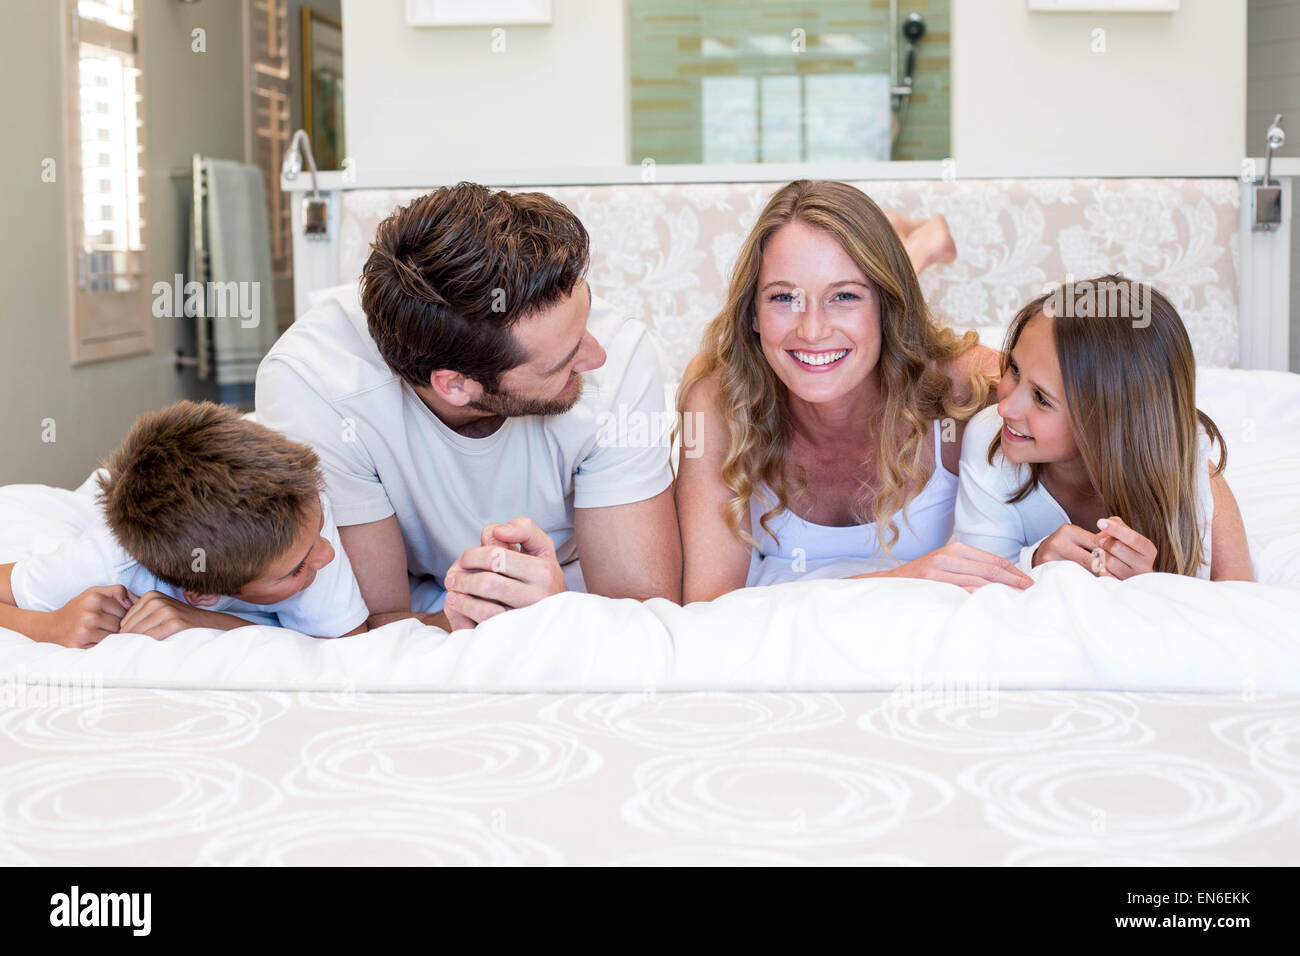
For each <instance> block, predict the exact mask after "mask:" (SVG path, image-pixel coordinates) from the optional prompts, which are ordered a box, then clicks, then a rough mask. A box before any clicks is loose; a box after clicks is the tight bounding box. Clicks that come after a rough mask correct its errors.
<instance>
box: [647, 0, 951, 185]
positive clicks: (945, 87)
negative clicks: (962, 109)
mask: <svg viewBox="0 0 1300 956" xmlns="http://www.w3.org/2000/svg"><path fill="white" fill-rule="evenodd" d="M912 11H916V12H919V13H920V14H921V15H922V16H924V17H925V22H926V35H925V37H924V38H923V39H922V40H921V43H920V47H919V49H918V51H917V63H916V72H915V76H914V87H913V89H914V90H915V92H914V93H913V94H912V103H911V105H910V107H909V108H908V110H907V113H906V114H905V117H904V121H903V128H902V132H901V135H900V136H899V138H898V139H897V141H896V143H895V144H894V152H893V156H892V157H884V156H882V157H878V158H893V159H907V160H922V159H943V158H944V157H946V156H948V155H949V154H950V145H949V92H950V88H949V0H910V2H909V0H903V2H901V3H900V4H899V18H900V21H901V20H902V19H903V18H905V17H906V16H907V14H909V13H911V12H912ZM795 30H802V31H803V33H802V34H801V35H796V34H795V33H794V32H793V31H795ZM796 39H800V40H802V42H803V45H804V49H803V50H802V51H800V52H796V51H795V50H794V49H793V48H792V47H793V46H794V45H795V44H794V41H795V40H796ZM889 43H890V24H889V2H888V0H816V2H808V0H628V46H629V50H630V78H629V80H630V81H629V88H630V91H631V104H630V105H631V155H630V156H629V157H628V160H629V162H631V163H633V164H636V163H640V162H641V161H642V160H643V159H645V158H647V157H649V158H653V159H654V160H655V162H656V163H700V162H705V161H707V160H708V158H709V157H708V156H707V155H706V153H707V152H708V151H707V150H706V147H705V144H704V141H703V140H704V137H703V131H702V114H703V102H704V84H705V82H706V80H708V79H709V78H714V77H788V78H791V79H790V80H789V81H787V82H788V83H793V84H795V85H798V83H797V82H796V80H795V79H794V78H802V81H803V82H804V83H807V82H808V79H809V78H810V77H812V78H814V79H813V81H812V82H814V83H815V82H816V79H815V78H816V77H825V76H829V75H846V74H875V75H876V76H878V77H879V83H880V85H882V86H884V85H888V84H891V83H892V82H893V79H894V78H891V77H889V76H888V74H889V70H890V50H889ZM898 46H899V51H898V62H899V65H900V72H901V65H902V62H903V59H904V50H905V47H904V42H903V40H902V38H901V36H900V37H898ZM887 101H888V100H887V97H884V98H883V102H886V103H887ZM884 118H885V117H884V116H883V115H882V116H881V117H880V119H881V122H883V121H884ZM761 138H762V137H761V134H760V136H759V139H760V140H761ZM886 141H887V140H886ZM769 149H770V147H769ZM712 151H713V152H714V154H715V155H716V153H717V152H718V151H717V149H716V148H715V149H714V150H712ZM723 152H726V150H725V149H724V150H723ZM742 152H743V149H742ZM756 158H759V159H762V160H764V161H771V159H772V158H773V157H771V156H759V157H756ZM777 158H778V159H797V158H798V157H790V156H788V155H786V156H781V157H777ZM806 158H809V159H814V158H817V157H815V156H811V155H810V156H808V157H806ZM846 158H847V157H846ZM854 158H858V157H854ZM860 158H864V159H865V158H873V157H869V156H863V157H860Z"/></svg>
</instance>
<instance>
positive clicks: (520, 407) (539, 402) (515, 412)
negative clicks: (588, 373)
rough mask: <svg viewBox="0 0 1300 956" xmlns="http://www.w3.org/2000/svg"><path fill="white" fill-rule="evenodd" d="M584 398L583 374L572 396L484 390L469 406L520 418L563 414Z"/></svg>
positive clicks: (493, 413)
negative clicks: (531, 395)
mask: <svg viewBox="0 0 1300 956" xmlns="http://www.w3.org/2000/svg"><path fill="white" fill-rule="evenodd" d="M580 398H582V376H581V375H579V376H578V380H577V382H576V383H574V387H573V394H572V395H571V396H565V397H557V398H550V399H541V398H520V397H519V396H518V395H511V394H510V393H509V392H489V391H486V390H484V392H483V394H482V396H480V397H479V398H478V399H476V400H474V401H472V402H470V403H469V407H470V408H472V409H475V410H476V411H480V412H487V413H488V414H490V415H500V416H501V417H502V418H518V417H521V416H523V415H563V414H564V413H565V412H567V411H568V410H569V409H571V408H572V407H573V406H574V405H576V404H578V399H580Z"/></svg>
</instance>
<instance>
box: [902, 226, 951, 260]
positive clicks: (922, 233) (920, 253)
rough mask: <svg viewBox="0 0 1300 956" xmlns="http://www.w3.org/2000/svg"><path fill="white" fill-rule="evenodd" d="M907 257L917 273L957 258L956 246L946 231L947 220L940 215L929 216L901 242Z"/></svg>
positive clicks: (949, 233)
mask: <svg viewBox="0 0 1300 956" xmlns="http://www.w3.org/2000/svg"><path fill="white" fill-rule="evenodd" d="M903 245H904V247H905V248H906V249H907V255H908V257H909V258H910V259H911V260H912V265H913V267H915V269H916V271H917V272H920V271H921V270H922V269H924V268H926V267H927V266H931V265H934V264H936V263H940V262H952V261H953V260H955V259H956V258H957V244H956V243H955V242H953V239H952V233H951V232H950V231H949V230H948V220H947V219H945V218H943V216H941V215H934V216H931V217H930V218H929V219H927V220H925V222H923V223H921V225H919V226H917V227H916V228H915V229H913V230H912V231H911V233H910V234H909V235H908V236H907V238H906V239H905V240H904V241H903Z"/></svg>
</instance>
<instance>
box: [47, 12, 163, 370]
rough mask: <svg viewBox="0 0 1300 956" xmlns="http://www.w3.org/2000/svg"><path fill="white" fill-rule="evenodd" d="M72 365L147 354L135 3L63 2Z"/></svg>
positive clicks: (149, 328)
mask: <svg viewBox="0 0 1300 956" xmlns="http://www.w3.org/2000/svg"><path fill="white" fill-rule="evenodd" d="M64 10H65V12H66V23H67V31H66V33H65V36H66V37H67V38H68V45H67V47H66V50H67V56H66V57H65V76H66V78H67V90H66V94H65V95H66V101H67V103H68V115H67V123H66V126H65V136H66V147H67V151H66V154H65V155H66V159H65V181H66V182H67V189H68V207H69V217H68V218H69V222H70V225H71V237H72V246H73V248H72V250H71V252H72V270H71V271H72V277H73V283H72V285H73V289H72V297H71V301H72V310H71V313H72V314H71V352H72V361H73V362H74V363H80V362H92V361H97V360H100V359H106V358H116V357H118V356H123V355H134V354H138V353H141V352H151V351H152V350H153V313H152V310H151V308H150V303H151V301H152V295H151V293H150V288H149V283H148V260H147V258H146V253H147V250H146V230H145V210H146V197H145V182H146V180H145V156H144V106H143V99H144V98H143V96H142V93H141V79H140V77H141V69H140V50H139V40H138V37H137V34H136V22H135V0H64Z"/></svg>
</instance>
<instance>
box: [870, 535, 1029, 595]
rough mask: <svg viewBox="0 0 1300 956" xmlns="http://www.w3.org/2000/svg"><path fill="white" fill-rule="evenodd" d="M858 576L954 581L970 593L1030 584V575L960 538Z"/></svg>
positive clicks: (1021, 586) (1017, 587) (1022, 588)
mask: <svg viewBox="0 0 1300 956" xmlns="http://www.w3.org/2000/svg"><path fill="white" fill-rule="evenodd" d="M859 577H864V578H869V577H890V578H921V579H924V580H927V581H943V582H944V583H945V584H955V585H957V586H958V587H959V588H963V589H965V591H966V592H967V593H974V592H975V591H976V590H978V589H979V588H982V587H983V586H984V585H986V584H1005V585H1007V586H1008V587H1013V588H1016V589H1018V590H1022V591H1023V590H1024V589H1025V588H1027V587H1029V586H1030V585H1032V584H1033V583H1034V579H1033V578H1031V577H1030V576H1029V575H1027V574H1025V573H1024V572H1023V571H1021V570H1020V569H1019V568H1017V567H1016V566H1015V565H1014V564H1012V563H1011V562H1010V561H1008V560H1007V559H1006V558H1000V557H998V556H997V555H996V554H989V553H988V552H987V551H981V550H980V549H979V548H972V547H971V546H970V545H968V544H962V543H961V542H960V541H950V542H949V543H948V544H945V545H944V546H943V547H942V548H938V549H936V550H934V551H931V552H930V553H929V554H924V555H922V556H921V557H919V558H917V559H916V560H914V561H908V562H907V563H906V564H901V565H899V566H898V567H896V568H891V569H890V570H888V571H877V572H876V573H875V574H863V575H859Z"/></svg>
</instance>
